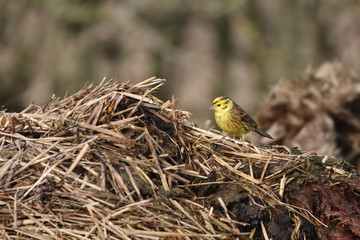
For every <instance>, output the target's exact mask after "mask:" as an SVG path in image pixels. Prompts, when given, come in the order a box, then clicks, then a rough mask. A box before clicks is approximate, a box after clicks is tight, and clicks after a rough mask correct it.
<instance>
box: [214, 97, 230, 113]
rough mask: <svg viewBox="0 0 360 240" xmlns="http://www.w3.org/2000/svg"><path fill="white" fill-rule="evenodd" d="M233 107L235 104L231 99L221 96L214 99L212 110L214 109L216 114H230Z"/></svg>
mask: <svg viewBox="0 0 360 240" xmlns="http://www.w3.org/2000/svg"><path fill="white" fill-rule="evenodd" d="M233 106H234V102H233V101H232V100H231V99H230V98H228V97H224V96H221V97H217V98H215V99H214V101H213V102H212V106H211V109H214V111H215V112H216V113H220V112H228V111H230V110H231V109H232V108H233Z"/></svg>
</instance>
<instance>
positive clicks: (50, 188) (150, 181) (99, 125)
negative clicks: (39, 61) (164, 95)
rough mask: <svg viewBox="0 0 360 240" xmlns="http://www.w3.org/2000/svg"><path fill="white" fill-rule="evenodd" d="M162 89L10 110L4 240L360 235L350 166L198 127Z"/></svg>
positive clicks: (100, 92)
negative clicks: (160, 95) (161, 93)
mask: <svg viewBox="0 0 360 240" xmlns="http://www.w3.org/2000/svg"><path fill="white" fill-rule="evenodd" d="M163 82H164V81H163V80H161V79H155V78H150V79H148V80H145V81H144V82H141V83H139V84H136V85H134V86H132V85H131V84H130V83H117V82H115V81H107V80H104V81H103V82H102V83H101V84H100V85H99V86H88V87H85V88H84V89H82V90H80V91H79V92H78V93H76V94H74V95H72V96H69V97H66V98H64V99H58V98H53V99H52V100H51V101H50V102H49V103H48V104H47V105H45V106H43V107H41V108H40V107H37V106H33V105H30V106H29V107H28V108H27V109H25V110H24V111H22V112H21V113H7V112H5V111H4V112H2V113H1V115H0V147H1V153H0V154H1V155H0V218H1V221H0V236H1V238H2V239H13V238H17V239H269V238H272V239H320V237H325V238H326V237H328V239H331V237H333V236H344V237H346V238H343V239H349V237H355V236H360V230H359V226H360V218H359V215H358V213H359V197H358V196H359V193H360V189H359V188H360V187H359V186H360V185H359V184H358V179H359V177H358V175H357V173H356V171H354V169H352V168H351V167H350V166H349V165H347V164H346V163H343V162H339V161H336V159H332V158H329V157H326V156H325V157H323V156H316V155H314V154H309V153H303V152H300V151H298V150H297V149H288V148H287V147H284V146H273V147H256V146H255V145H252V144H250V143H243V142H241V141H240V142H239V141H236V140H234V139H230V138H225V139H223V135H222V134H220V133H219V132H216V131H207V130H203V129H200V128H198V127H196V126H194V124H193V123H192V122H191V120H190V119H189V117H188V113H187V112H185V111H181V110H179V109H177V108H176V106H175V103H174V101H166V102H162V101H161V100H159V99H157V98H156V97H154V96H153V92H154V91H155V90H156V89H158V88H159V87H160V86H161V85H162V84H163ZM340 199H341V201H339V200H340ZM339 223H340V225H338V224H339ZM339 234H340V235H339Z"/></svg>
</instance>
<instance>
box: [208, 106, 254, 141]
mask: <svg viewBox="0 0 360 240" xmlns="http://www.w3.org/2000/svg"><path fill="white" fill-rule="evenodd" d="M232 117H233V116H232V115H231V111H227V112H215V121H216V124H217V125H218V126H219V128H221V129H222V130H223V131H225V132H226V133H228V134H232V135H235V136H240V137H241V136H243V135H244V134H247V133H248V132H249V128H248V127H247V126H245V125H243V124H241V121H239V120H238V121H233V120H232V119H231V118H232Z"/></svg>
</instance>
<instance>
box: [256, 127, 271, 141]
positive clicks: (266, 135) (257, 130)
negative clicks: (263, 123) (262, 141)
mask: <svg viewBox="0 0 360 240" xmlns="http://www.w3.org/2000/svg"><path fill="white" fill-rule="evenodd" d="M254 131H255V132H256V133H257V134H259V135H261V136H263V137H267V138H270V139H274V138H273V137H272V136H270V134H268V133H266V132H264V131H263V130H261V129H259V128H257V129H255V130H254Z"/></svg>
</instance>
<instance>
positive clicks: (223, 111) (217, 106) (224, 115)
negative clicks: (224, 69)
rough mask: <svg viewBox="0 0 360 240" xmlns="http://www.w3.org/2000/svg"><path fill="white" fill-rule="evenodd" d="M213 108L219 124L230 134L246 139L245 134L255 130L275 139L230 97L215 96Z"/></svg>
mask: <svg viewBox="0 0 360 240" xmlns="http://www.w3.org/2000/svg"><path fill="white" fill-rule="evenodd" d="M211 109H214V113H215V121H216V123H217V125H218V126H219V127H220V128H221V129H222V130H223V131H225V132H226V133H227V134H229V135H235V136H238V137H241V139H242V140H243V141H245V134H247V133H249V132H250V131H254V132H256V133H257V134H259V135H261V136H263V137H267V138H271V139H274V138H273V137H272V136H270V135H269V134H268V133H266V132H264V131H263V130H261V129H260V128H259V127H258V126H257V124H256V122H255V121H254V119H252V117H251V116H250V115H249V114H247V113H246V112H245V111H244V109H242V108H241V107H240V106H239V105H237V104H236V103H235V102H234V101H233V100H231V99H230V98H228V97H223V96H222V97H217V98H215V100H214V101H213V102H212V107H211Z"/></svg>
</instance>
